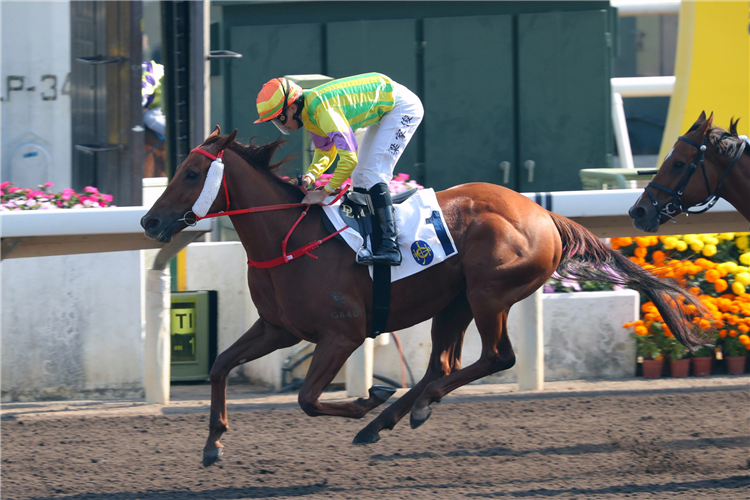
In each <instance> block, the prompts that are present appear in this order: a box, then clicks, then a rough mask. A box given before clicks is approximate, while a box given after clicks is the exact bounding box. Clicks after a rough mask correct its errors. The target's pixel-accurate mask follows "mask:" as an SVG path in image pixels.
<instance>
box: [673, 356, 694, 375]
mask: <svg viewBox="0 0 750 500" xmlns="http://www.w3.org/2000/svg"><path fill="white" fill-rule="evenodd" d="M669 371H670V375H672V377H687V376H688V372H689V371H690V358H685V359H670V360H669Z"/></svg>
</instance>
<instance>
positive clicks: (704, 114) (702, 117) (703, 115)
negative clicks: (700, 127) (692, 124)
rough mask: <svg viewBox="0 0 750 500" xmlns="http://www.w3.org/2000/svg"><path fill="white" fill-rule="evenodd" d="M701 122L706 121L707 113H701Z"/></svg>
mask: <svg viewBox="0 0 750 500" xmlns="http://www.w3.org/2000/svg"><path fill="white" fill-rule="evenodd" d="M698 121H699V122H703V121H706V111H705V110H704V111H701V115H700V116H699V117H698Z"/></svg>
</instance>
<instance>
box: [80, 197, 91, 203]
mask: <svg viewBox="0 0 750 500" xmlns="http://www.w3.org/2000/svg"><path fill="white" fill-rule="evenodd" d="M78 201H79V202H80V203H86V202H87V201H89V197H88V196H81V197H80V198H79V199H78Z"/></svg>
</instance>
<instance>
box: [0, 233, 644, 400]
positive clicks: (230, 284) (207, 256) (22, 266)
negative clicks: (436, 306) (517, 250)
mask: <svg viewBox="0 0 750 500" xmlns="http://www.w3.org/2000/svg"><path fill="white" fill-rule="evenodd" d="M156 252H157V251H156V250H146V251H135V252H114V253H99V254H88V255H74V256H60V257H43V258H33V259H10V260H5V261H2V264H0V276H1V277H2V323H1V324H2V339H1V340H2V346H1V347H2V401H6V402H7V401H12V400H16V401H18V400H31V399H40V398H57V399H68V398H71V399H72V398H90V397H141V396H143V355H144V331H145V324H144V322H145V316H144V278H143V276H144V272H145V269H147V268H150V267H151V264H152V262H153V258H154V257H155V256H156ZM186 260H187V287H188V289H190V290H217V291H218V299H219V332H218V336H219V338H218V347H219V351H220V352H221V351H223V350H225V349H226V348H228V347H229V346H230V345H231V344H232V343H233V342H234V341H235V340H236V339H238V338H239V337H240V336H241V335H242V334H243V333H245V331H247V329H248V328H250V326H252V324H253V323H254V322H255V321H256V320H257V319H258V313H257V311H256V309H255V307H254V306H253V304H252V301H251V299H250V294H249V291H248V287H247V263H246V256H245V252H244V249H243V248H242V245H241V244H240V243H239V242H220V243H193V244H192V245H190V246H189V247H188V249H187V259H186ZM543 308H544V344H545V379H546V380H566V379H601V378H605V379H606V378H623V377H631V376H633V375H634V374H635V373H634V372H635V364H634V359H635V352H634V349H635V346H634V342H633V340H632V339H631V338H629V336H628V332H627V331H626V330H625V329H623V328H622V324H623V323H625V322H627V321H633V320H635V319H637V318H638V308H639V303H638V294H637V293H636V292H633V291H623V292H593V293H573V294H548V295H545V296H544V298H543ZM519 316H520V315H518V314H517V312H516V311H514V310H512V311H511V315H510V318H509V330H510V336H511V341H512V343H513V344H514V345H515V346H518V345H519V342H518V335H519V333H518V332H520V324H519ZM398 334H399V336H400V339H401V342H402V344H403V348H404V353H405V355H406V358H407V362H408V363H409V365H410V367H411V369H412V372H413V373H414V377H415V379H416V380H419V379H420V378H421V377H422V375H423V373H424V371H425V369H426V367H427V361H428V359H429V353H430V348H431V342H430V322H425V323H422V324H420V325H416V326H414V327H412V328H409V329H406V330H403V331H401V332H398ZM383 340H388V339H387V338H384V337H383V336H381V337H380V338H379V339H378V341H377V342H376V343H375V345H376V347H375V358H374V372H375V373H376V374H380V375H383V376H385V377H388V378H390V379H392V380H395V381H400V380H401V364H400V358H399V356H398V351H397V348H396V344H395V342H392V341H390V342H383ZM297 348H298V347H297V346H295V347H290V348H287V349H283V350H280V351H277V352H275V353H272V354H270V355H268V356H265V357H264V358H261V359H259V360H256V361H253V362H250V363H247V364H245V365H243V366H242V367H240V368H238V369H237V370H235V374H234V378H237V375H238V373H240V370H241V373H242V374H243V375H244V376H245V377H246V378H247V379H249V380H250V381H252V382H254V383H259V384H263V385H266V386H269V387H273V388H279V387H281V385H282V380H281V367H282V365H283V362H284V360H286V359H287V357H288V356H289V355H290V354H291V353H293V352H294V351H296V350H297ZM480 349H481V342H480V338H479V334H478V332H477V331H476V327H475V326H474V324H473V323H472V325H471V326H470V327H469V331H468V332H467V335H466V340H465V343H464V349H463V359H462V363H463V365H464V366H466V365H468V364H469V363H472V362H473V361H475V360H476V359H477V358H478V357H479V353H480ZM295 359H297V358H295ZM308 364H309V363H304V364H302V365H300V367H299V368H298V369H296V370H295V372H294V374H293V376H294V377H299V378H301V377H304V373H305V370H306V369H307V366H308ZM342 372H343V371H342ZM291 378H292V377H289V378H288V379H287V382H290V381H291ZM407 381H408V379H407ZM515 381H516V372H515V368H512V369H510V370H508V371H506V372H502V373H500V374H496V375H492V376H490V377H487V378H484V379H481V380H480V381H479V383H502V382H515ZM335 382H344V378H343V375H342V374H339V376H338V377H337V378H336V380H335ZM376 383H378V382H377V381H376Z"/></svg>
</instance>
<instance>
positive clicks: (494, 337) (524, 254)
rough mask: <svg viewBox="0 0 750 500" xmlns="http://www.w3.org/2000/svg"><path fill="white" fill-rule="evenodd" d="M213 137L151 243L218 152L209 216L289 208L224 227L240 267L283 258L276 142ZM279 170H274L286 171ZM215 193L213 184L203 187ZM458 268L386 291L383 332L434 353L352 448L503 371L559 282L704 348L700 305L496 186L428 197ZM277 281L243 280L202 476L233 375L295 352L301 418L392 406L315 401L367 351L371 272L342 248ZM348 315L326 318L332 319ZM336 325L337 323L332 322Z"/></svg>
mask: <svg viewBox="0 0 750 500" xmlns="http://www.w3.org/2000/svg"><path fill="white" fill-rule="evenodd" d="M220 132H221V131H220V129H219V127H216V129H215V130H214V132H213V133H212V134H211V135H210V136H209V137H208V138H207V139H206V141H205V142H204V143H203V144H202V145H201V146H200V148H199V149H202V150H203V152H205V153H207V154H208V156H209V157H208V158H207V157H206V156H205V155H204V154H203V153H201V154H198V153H197V152H195V150H193V151H194V152H192V153H191V154H190V155H188V157H187V158H186V159H185V161H184V162H183V163H182V165H181V166H180V167H179V168H178V169H177V171H176V172H175V175H174V177H173V179H172V181H171V182H170V183H169V185H168V186H167V188H166V190H165V191H164V193H163V194H162V196H161V197H160V198H159V199H158V200H157V201H156V203H155V204H154V206H153V207H152V208H151V210H149V212H148V213H147V214H146V215H145V216H144V217H143V219H142V220H141V224H142V226H143V227H144V229H145V230H146V235H147V236H148V237H150V238H154V239H158V240H159V241H163V242H167V241H170V240H171V238H172V236H173V235H174V234H175V233H177V232H179V231H180V230H182V229H184V228H185V227H186V223H188V222H191V220H190V219H191V216H190V214H191V213H192V211H191V207H193V204H194V202H195V201H196V199H197V198H198V196H199V194H200V193H201V192H202V189H203V186H204V182H205V181H206V178H207V172H208V170H209V166H210V165H211V163H212V162H211V159H210V158H212V157H215V156H217V155H219V153H220V152H223V162H224V171H223V175H224V180H225V188H221V189H219V193H218V195H217V196H216V198H215V199H214V200H213V204H212V205H211V207H210V209H209V212H208V213H209V214H212V213H216V212H219V211H222V210H225V209H226V207H227V205H228V204H231V205H230V206H231V208H232V209H233V208H246V207H263V206H269V205H278V204H291V205H292V206H293V208H289V207H286V209H283V210H278V211H264V212H263V213H252V214H242V215H238V214H235V215H230V217H231V220H232V223H233V224H234V227H235V229H236V230H237V234H238V236H239V238H240V240H241V241H242V244H243V246H244V247H245V251H246V252H247V256H248V259H251V260H252V261H266V260H270V259H274V258H279V256H280V254H281V242H282V240H284V239H285V236H286V235H287V233H288V232H289V229H290V228H291V227H292V226H293V225H294V224H295V222H296V221H298V219H300V212H301V208H299V207H297V205H296V204H298V203H299V202H300V200H301V199H302V197H303V193H302V192H301V190H300V188H298V187H295V186H293V185H291V184H289V183H288V182H284V181H282V180H281V179H280V178H279V177H278V176H277V175H276V174H274V173H273V169H274V168H275V167H276V166H278V165H280V163H277V164H272V163H271V157H272V156H273V154H274V152H275V151H276V149H277V148H278V147H279V145H280V142H281V141H276V142H272V143H270V144H267V145H264V146H256V145H254V144H252V141H251V143H250V144H249V145H243V144H240V143H238V142H235V141H234V138H235V135H236V134H237V131H236V130H235V131H234V132H233V133H232V134H230V135H220ZM282 163H283V161H282ZM209 185H210V182H209ZM437 199H438V202H439V203H440V206H441V207H442V209H443V214H444V216H445V220H446V222H447V225H448V227H449V228H450V231H451V234H452V236H453V240H454V242H455V244H456V247H457V249H458V254H457V255H454V256H453V257H451V258H449V259H447V260H446V261H444V262H442V263H440V264H437V265H435V266H432V267H429V268H427V269H425V270H424V271H422V272H420V273H418V274H416V275H413V276H411V277H409V278H405V279H402V280H399V281H396V282H394V283H393V287H392V293H391V303H390V316H389V317H388V324H387V329H386V331H396V330H401V329H404V328H407V327H409V326H412V325H415V324H417V323H420V322H422V321H425V320H427V319H430V318H432V353H431V355H430V360H429V366H428V368H427V372H426V373H425V375H424V377H423V378H422V380H420V381H419V383H417V384H416V385H415V386H414V387H412V388H411V389H410V390H409V391H408V392H407V393H406V394H405V395H404V396H403V397H401V398H400V399H399V400H397V401H396V402H395V403H394V404H392V405H390V406H389V407H388V408H387V409H386V410H384V411H383V412H382V413H381V414H380V415H379V416H378V417H377V418H375V419H374V420H373V421H372V422H370V424H369V425H367V426H366V427H365V428H364V429H362V430H361V431H360V432H359V433H358V434H357V436H356V437H355V438H354V443H356V444H365V443H374V442H376V441H377V440H378V439H379V438H380V436H379V433H380V431H381V430H383V429H392V428H393V427H394V426H395V425H396V423H397V422H398V421H399V420H400V419H401V418H402V417H403V416H404V415H406V414H407V413H408V412H410V411H411V426H412V427H413V428H416V427H417V426H419V425H421V424H423V423H424V422H425V421H426V420H427V418H428V417H429V416H430V413H431V409H430V405H431V404H432V403H435V402H439V401H440V399H441V398H442V397H443V396H445V395H446V394H448V393H449V392H451V391H453V390H454V389H456V388H458V387H461V386H463V385H465V384H468V383H470V382H473V381H475V380H478V379H480V378H482V377H485V376H487V375H490V374H492V373H495V372H498V371H501V370H507V369H508V368H510V367H511V366H513V365H514V363H515V359H516V357H515V354H514V352H513V348H512V346H511V344H510V340H509V337H508V330H507V324H506V323H507V319H508V312H509V310H510V308H511V306H512V305H513V304H515V303H516V302H518V301H520V300H522V299H524V298H526V297H528V296H529V295H531V294H532V293H533V292H534V291H535V290H537V289H538V288H539V287H540V286H542V285H543V284H544V282H545V281H547V279H548V278H549V277H550V276H551V275H552V273H554V272H555V271H557V272H558V273H560V274H562V275H566V276H571V277H573V278H577V279H585V280H596V281H601V282H609V283H617V284H621V285H625V286H629V287H631V288H634V289H636V290H639V291H641V292H643V293H645V294H646V295H647V296H648V297H649V298H650V299H651V300H652V301H653V302H654V304H656V307H657V308H658V310H659V311H660V312H661V314H662V316H663V318H664V319H665V321H666V322H667V324H668V325H669V327H670V328H671V330H672V332H674V335H675V336H676V337H677V338H678V339H679V340H680V342H682V343H683V344H686V345H689V346H693V345H697V344H700V343H702V340H701V339H700V338H698V336H697V334H695V333H694V332H693V331H692V329H691V326H692V325H690V320H691V319H692V317H691V315H690V314H688V313H687V312H686V311H687V309H688V308H686V307H683V308H678V307H672V306H674V305H676V303H677V302H679V301H683V302H684V303H685V304H693V305H695V306H696V307H697V308H699V309H700V304H699V302H698V301H697V299H696V298H695V297H693V296H691V295H690V294H687V295H684V290H683V289H682V288H680V286H679V285H677V284H676V283H674V282H670V281H668V280H663V279H658V278H656V277H655V276H654V275H652V274H651V273H649V272H648V271H646V270H644V269H643V268H641V267H640V266H638V265H636V264H634V263H633V262H631V261H630V260H628V259H627V258H625V257H624V256H622V255H621V254H619V253H618V252H615V251H613V250H612V249H610V248H609V247H607V246H606V245H604V244H603V243H602V242H601V241H600V240H599V239H598V238H596V237H595V236H594V235H592V234H591V233H590V232H589V231H588V230H586V229H584V228H583V227H581V226H580V225H578V224H576V223H574V222H572V221H570V220H568V219H565V218H564V217H561V216H559V215H556V214H554V213H551V212H548V211H547V210H545V209H544V208H542V207H540V206H539V205H537V204H536V203H534V202H533V201H531V200H529V199H528V198H526V197H525V196H523V195H521V194H518V193H516V192H514V191H511V190H509V189H506V188H504V187H501V186H495V185H492V184H484V183H472V184H464V185H461V186H456V187H454V188H451V189H448V190H446V191H441V192H438V193H437ZM323 217H324V215H323V210H322V208H320V207H319V206H312V207H311V209H310V210H309V213H308V215H307V217H304V218H302V220H301V222H299V225H298V226H297V228H296V229H295V230H294V232H293V233H292V234H291V237H290V238H289V241H288V248H289V249H297V248H301V247H305V245H306V244H308V243H310V242H316V241H319V240H323V239H324V238H325V237H326V236H328V233H327V232H326V229H325V228H324V226H323V222H322V218H323ZM311 253H312V254H314V256H315V257H316V258H311V257H312V256H311V255H310V254H309V253H308V254H303V255H302V256H301V257H300V258H299V259H298V261H294V262H289V263H287V264H284V265H280V266H278V267H271V268H268V269H260V268H257V267H250V268H249V269H248V283H249V286H250V293H251V295H252V299H253V302H254V303H255V305H256V307H257V309H258V313H259V315H260V318H261V319H259V320H258V321H257V322H256V323H255V324H254V325H253V326H252V327H251V328H250V329H249V330H248V331H247V332H246V333H245V334H244V335H243V336H242V337H241V338H240V339H239V340H237V342H235V343H234V345H232V346H231V347H229V348H228V349H227V350H226V351H224V352H223V353H221V354H220V355H219V356H218V357H217V358H216V362H215V363H214V365H213V368H212V369H211V374H210V379H211V417H210V425H209V436H208V440H207V443H206V446H205V448H204V454H203V463H204V465H206V466H207V465H210V464H212V463H214V462H215V461H216V460H217V459H218V458H219V457H220V456H221V454H222V448H223V445H222V444H221V443H220V442H219V439H220V437H221V436H222V434H223V433H224V432H226V431H227V429H228V423H227V407H226V383H227V376H228V375H229V372H230V370H231V369H232V368H234V367H236V366H238V365H240V364H242V363H246V362H248V361H252V360H254V359H257V358H260V357H261V356H265V355H266V354H269V353H271V352H273V351H275V350H277V349H281V348H284V347H289V346H292V345H294V344H296V343H298V342H300V341H301V340H306V341H309V342H314V343H316V344H317V346H316V349H315V353H314V355H313V358H312V362H311V364H310V368H309V370H308V372H307V375H306V377H305V381H304V383H303V385H302V388H301V389H300V392H299V398H298V401H299V405H300V406H301V407H302V409H303V410H304V412H305V413H307V414H308V415H310V416H318V415H331V416H341V417H349V418H361V417H363V416H365V415H366V414H367V412H369V411H370V410H372V409H373V408H375V407H377V406H379V405H381V404H382V403H384V402H385V401H386V400H387V399H388V397H390V395H391V394H392V392H391V391H387V390H385V389H383V388H382V386H380V387H375V388H374V389H371V390H370V396H369V397H368V398H366V399H365V398H360V399H357V400H356V401H351V402H347V403H339V404H334V403H326V402H322V401H320V400H319V399H318V398H319V396H320V395H321V393H322V392H323V390H325V388H326V387H327V386H328V385H329V384H330V383H331V381H332V380H333V378H334V377H335V375H336V374H337V373H338V372H339V370H341V368H342V366H343V365H344V362H345V361H346V360H347V358H348V357H349V355H350V354H352V352H353V351H354V350H355V349H356V348H357V347H358V346H360V345H361V344H362V343H363V341H364V340H365V339H366V338H367V334H368V332H369V331H370V326H371V322H372V302H373V297H372V281H371V279H370V276H369V274H368V270H367V268H366V267H364V266H361V265H357V264H355V263H354V251H353V250H351V249H350V248H349V247H348V246H347V245H346V244H345V243H343V242H340V241H338V240H337V239H330V240H328V241H326V242H324V243H323V244H322V245H320V247H319V248H317V249H315V250H312V251H311ZM341 307H343V308H345V309H346V310H347V311H351V312H352V313H353V314H351V315H348V314H347V315H346V317H343V316H342V315H338V314H337V315H332V314H331V312H332V311H333V312H336V311H337V310H338V309H339V308H341ZM333 316H335V317H336V318H333ZM472 319H473V320H475V321H476V326H477V329H478V330H479V334H480V336H481V342H482V352H481V357H480V358H479V360H478V361H476V362H475V363H473V364H471V365H469V366H466V367H461V361H460V360H461V347H462V342H463V337H464V334H465V332H466V329H467V327H468V326H469V323H470V322H471V321H472Z"/></svg>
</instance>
